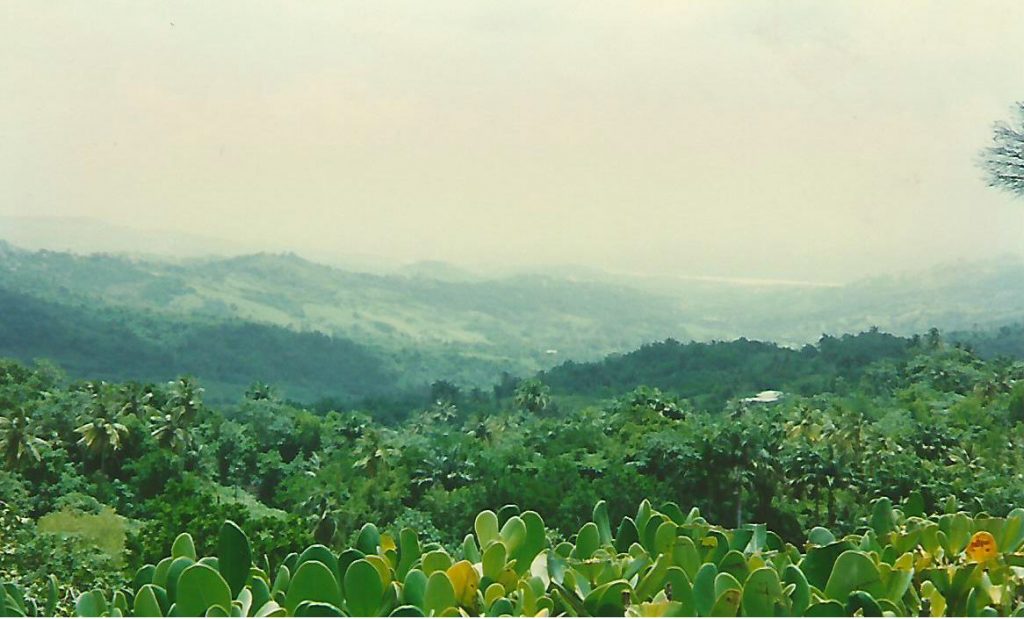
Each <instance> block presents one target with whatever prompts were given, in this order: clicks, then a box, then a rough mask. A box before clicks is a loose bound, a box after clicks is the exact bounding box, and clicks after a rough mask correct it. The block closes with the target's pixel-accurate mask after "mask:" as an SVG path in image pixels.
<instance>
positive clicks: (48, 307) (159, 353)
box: [0, 288, 398, 401]
mask: <svg viewBox="0 0 1024 619" xmlns="http://www.w3.org/2000/svg"><path fill="white" fill-rule="evenodd" d="M0 316H2V319H0V357H13V358H18V359H22V360H35V359H45V360H49V361H52V362H54V363H56V364H57V365H59V366H60V367H61V368H62V369H64V370H65V371H67V372H68V373H69V375H70V376H71V377H73V378H88V379H95V380H112V381H126V380H138V381H143V382H163V381H168V380H171V379H173V378H176V377H177V376H179V375H183V374H186V373H187V374H192V375H196V376H198V377H200V378H201V379H202V383H203V385H204V387H206V389H207V391H208V393H209V394H210V396H211V398H212V401H224V400H235V399H237V398H239V397H241V395H242V394H243V393H244V392H245V390H246V388H247V387H248V386H249V385H250V384H252V383H253V382H254V381H256V380H260V381H264V382H270V383H272V384H275V385H279V386H281V387H282V389H283V391H284V395H286V396H288V397H291V398H294V399H298V400H306V401H312V400H316V399H320V398H325V397H335V398H341V399H346V400H352V399H359V398H365V397H372V396H378V395H382V394H390V393H393V392H394V391H395V390H397V389H398V374H397V372H396V371H395V369H394V365H393V363H392V362H391V361H390V360H388V359H385V358H383V357H381V356H380V355H378V354H377V353H375V352H374V351H372V350H370V349H367V348H365V347H363V346H360V345H358V344H356V343H354V342H352V341H350V340H345V339H340V338H334V337H328V336H325V335H321V334H318V333H295V332H293V331H289V330H287V329H284V328H281V327H276V326H272V325H260V324H254V323H246V322H242V321H238V320H228V321H219V320H198V319H191V320H175V319H172V318H169V317H167V316H162V315H157V314H152V313H150V312H145V311H137V310H130V311H125V310H121V309H105V310H97V309H94V308H88V307H83V306H81V305H78V306H75V305H63V304H59V303H55V302H52V301H44V300H40V299H36V298H33V297H30V296H27V295H25V294H21V293H17V292H12V291H10V290H5V289H2V288H0Z"/></svg>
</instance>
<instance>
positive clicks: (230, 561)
mask: <svg viewBox="0 0 1024 619" xmlns="http://www.w3.org/2000/svg"><path fill="white" fill-rule="evenodd" d="M217 567H218V569H219V570H220V574H221V576H223V577H224V580H225V581H226V582H227V583H228V587H230V589H231V597H234V596H236V595H238V592H239V591H241V590H242V588H243V587H244V586H245V583H246V581H248V580H249V568H251V567H252V551H251V550H250V549H249V538H247V537H246V536H245V533H243V532H242V529H241V528H239V526H238V525H237V524H235V523H234V522H232V521H230V520H227V521H225V522H224V524H223V526H221V528H220V536H219V537H218V539H217Z"/></svg>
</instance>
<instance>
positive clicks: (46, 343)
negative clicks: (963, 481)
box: [0, 242, 1024, 400]
mask: <svg viewBox="0 0 1024 619" xmlns="http://www.w3.org/2000/svg"><path fill="white" fill-rule="evenodd" d="M551 273H552V274H548V275H537V274H534V275H531V274H521V275H517V276H506V277H501V278H493V279H486V278H482V277H479V276H476V275H473V274H469V273H466V272H463V271H456V270H453V269H451V268H448V267H447V266H446V265H444V264H434V263H426V264H421V265H413V266H412V267H409V268H408V269H406V270H405V271H403V272H395V273H392V274H390V275H381V274H368V273H359V272H353V271H345V270H341V269H337V268H333V267H329V266H325V265H321V264H316V263H313V262H310V261H308V260H305V259H303V258H300V257H298V256H296V255H293V254H280V255H275V254H252V255H243V256H236V257H232V258H203V259H199V258H192V259H169V258H152V257H149V258H139V257H131V256H124V255H107V254H94V255H84V256H83V255H77V254H71V253H66V252H52V251H31V252H30V251H25V250H21V249H18V248H16V247H13V246H11V245H9V244H4V243H2V242H0V288H2V289H3V295H2V299H3V303H4V307H3V308H0V309H2V310H3V312H4V314H5V320H4V324H3V325H2V328H3V339H2V340H0V354H8V355H12V356H15V357H18V358H21V359H33V358H39V357H43V358H50V359H53V360H54V361H56V362H58V363H59V364H61V365H63V366H64V367H66V368H67V369H68V371H69V372H70V373H71V374H72V375H73V376H81V377H98V378H104V377H110V378H116V379H131V378H139V379H147V380H149V379H156V378H158V377H159V378H163V377H168V376H171V375H174V374H176V373H180V372H186V371H188V372H192V373H195V374H197V375H199V376H200V377H201V378H203V379H204V381H205V382H206V383H207V384H208V385H210V386H211V389H212V391H213V393H214V394H215V395H216V396H217V397H229V396H230V397H234V396H237V395H238V394H239V393H240V392H241V391H242V390H244V387H245V386H246V385H248V384H249V383H251V382H253V381H256V380H261V381H266V382H272V383H275V384H277V385H278V386H280V387H281V388H282V389H283V390H284V392H285V393H286V395H287V396H288V397H293V398H298V399H303V400H311V399H319V398H325V397H331V398H352V397H367V396H375V395H378V394H381V393H387V392H390V391H393V390H395V389H398V390H410V389H412V390H420V391H424V390H425V386H426V385H429V384H430V383H432V382H433V381H435V380H438V379H444V380H449V381H452V382H454V383H456V384H460V385H463V386H479V387H489V386H490V385H493V384H494V383H496V382H497V381H498V380H499V377H500V376H501V374H502V373H503V372H507V373H510V374H513V375H518V376H526V375H530V374H533V373H535V372H538V371H543V370H546V369H550V368H553V367H555V366H558V365H560V364H563V363H565V362H567V361H573V362H577V363H585V362H588V361H597V360H600V359H603V358H604V357H605V356H607V355H609V354H615V353H622V352H625V351H630V350H634V349H637V348H638V347H640V346H643V345H644V344H648V343H651V342H659V341H662V340H665V339H674V340H677V341H689V340H696V341H712V340H734V339H739V338H748V339H752V340H765V341H774V342H779V343H780V344H781V345H782V346H785V347H788V348H786V349H785V350H784V351H781V352H778V353H777V354H779V355H783V356H787V358H788V356H791V355H795V354H799V353H797V352H796V351H798V350H799V349H800V348H802V347H803V346H805V345H806V344H808V343H814V342H817V341H818V340H819V339H820V337H821V335H822V334H827V333H843V332H851V333H856V332H860V331H866V330H868V329H870V328H871V327H878V328H880V329H881V330H883V331H886V332H891V333H894V334H897V335H912V334H914V333H923V332H925V331H927V330H928V329H930V328H932V327H938V328H940V329H943V330H957V331H959V332H962V333H968V332H977V333H975V334H974V335H972V336H971V338H968V339H971V341H978V342H981V343H982V344H981V345H983V346H984V348H985V350H1003V349H1006V346H1005V345H1001V344H1000V338H997V337H994V336H988V335H985V334H986V333H989V332H990V331H991V329H993V328H997V327H1000V326H1002V325H1005V324H1010V323H1014V322H1019V321H1020V320H1021V318H1024V265H1022V264H1021V263H1019V262H1013V261H1005V262H990V263H984V264H975V265H960V266H957V267H955V268H947V269H935V270H933V271H930V272H926V273H921V274H917V275H914V276H909V275H908V276H902V277H891V278H878V279H874V280H866V281H862V282H855V283H852V284H848V285H844V286H819V285H809V284H806V285H801V284H771V283H766V282H753V283H751V282H735V281H711V280H694V279H681V278H675V279H666V278H660V279H659V278H643V277H634V278H628V279H626V278H622V277H618V276H613V275H609V274H602V273H599V272H586V273H581V272H565V271H559V270H556V269H553V270H552V271H551ZM555 273H557V275H555ZM791 349H792V350H791ZM694 350H697V349H694ZM716 350H717V349H716V348H715V347H714V345H709V346H708V347H707V349H706V354H708V355H711V356H710V357H707V358H704V357H699V358H698V359H697V360H696V361H692V362H693V363H713V362H714V360H713V356H714V353H715V351H716ZM780 350H781V349H780ZM1012 350H1016V348H1013V349H1012ZM1012 350H1011V352H1012ZM98 351H103V352H102V353H100V352H98ZM746 352H747V353H749V354H750V355H753V356H754V358H760V357H759V355H761V352H760V351H758V350H754V349H751V350H749V351H746ZM981 352H982V353H983V354H984V352H985V351H981ZM1021 352H1022V354H1024V350H1022V351H1021ZM772 354H776V353H772ZM766 358H769V359H770V358H771V355H769V356H768V357H766ZM687 363H690V362H689V361H687ZM568 367H571V366H568ZM768 367H769V368H772V367H773V366H771V364H770V363H769V364H768ZM560 371H562V372H566V371H568V370H565V369H564V368H563V369H562V370H560ZM609 371H610V370H609ZM552 376H557V373H555V374H552ZM709 380H710V379H709ZM613 382H615V385H617V387H616V388H618V387H622V388H625V387H626V386H627V384H626V383H628V382H629V381H625V382H623V381H622V380H619V379H618V378H617V379H616V380H615V381H613ZM634 382H635V381H634ZM646 382H651V381H646ZM762 382H764V381H762ZM768 382H778V381H768ZM721 389H726V387H720V390H721ZM726 390H727V389H726ZM723 393H724V392H723Z"/></svg>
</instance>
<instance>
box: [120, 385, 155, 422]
mask: <svg viewBox="0 0 1024 619" xmlns="http://www.w3.org/2000/svg"><path fill="white" fill-rule="evenodd" d="M121 397H122V398H123V399H122V400H121V406H120V408H119V409H118V411H117V413H118V417H129V416H131V417H137V418H139V419H141V420H143V421H145V420H147V419H149V418H150V417H152V416H153V415H154V414H155V413H156V412H157V409H156V407H155V406H154V405H153V399H154V398H155V397H156V395H155V394H154V393H153V389H152V388H150V387H143V386H141V385H135V384H129V385H125V387H124V389H122V391H121Z"/></svg>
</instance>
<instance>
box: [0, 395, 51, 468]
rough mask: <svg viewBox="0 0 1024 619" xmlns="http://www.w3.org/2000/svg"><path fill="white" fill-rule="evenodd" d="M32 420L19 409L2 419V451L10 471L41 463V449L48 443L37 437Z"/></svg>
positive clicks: (0, 427)
mask: <svg viewBox="0 0 1024 619" xmlns="http://www.w3.org/2000/svg"><path fill="white" fill-rule="evenodd" d="M30 425H31V424H30V420H29V418H28V415H27V414H26V413H25V410H24V409H18V410H17V411H14V412H13V413H11V414H10V415H9V416H7V417H0V449H3V453H4V462H5V463H6V465H7V468H9V469H20V468H21V467H23V466H24V465H25V464H26V463H28V462H29V461H32V462H39V461H40V460H41V459H42V456H40V455H39V447H42V446H44V445H46V444H47V443H46V441H44V440H43V439H41V438H39V437H37V436H35V435H34V434H33V433H32V430H31V427H30Z"/></svg>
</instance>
